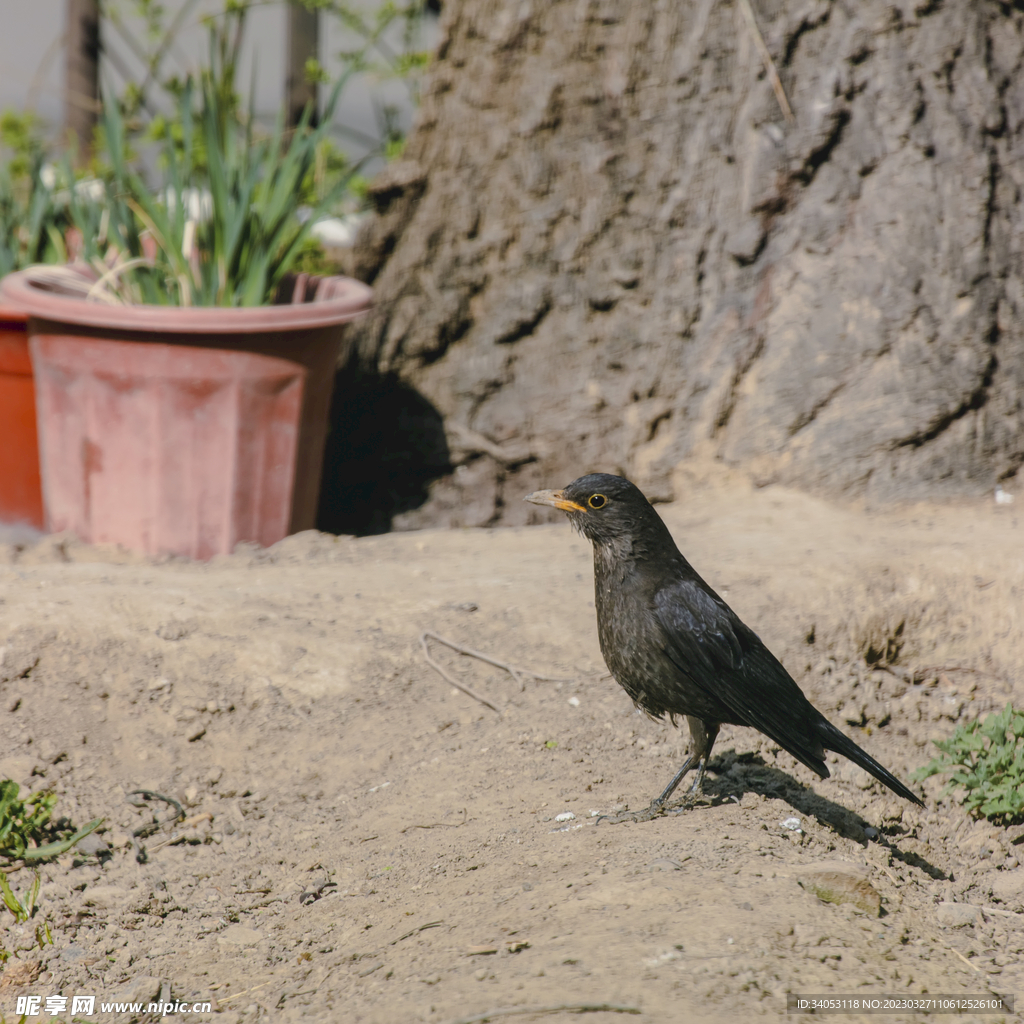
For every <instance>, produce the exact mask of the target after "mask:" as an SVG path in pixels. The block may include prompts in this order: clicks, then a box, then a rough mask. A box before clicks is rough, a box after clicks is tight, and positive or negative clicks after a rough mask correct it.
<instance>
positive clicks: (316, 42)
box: [285, 0, 320, 127]
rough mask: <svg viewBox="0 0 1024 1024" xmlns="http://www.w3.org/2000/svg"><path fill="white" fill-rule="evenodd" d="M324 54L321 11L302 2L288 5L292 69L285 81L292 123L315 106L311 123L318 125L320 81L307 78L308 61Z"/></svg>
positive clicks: (289, 67)
mask: <svg viewBox="0 0 1024 1024" xmlns="http://www.w3.org/2000/svg"><path fill="white" fill-rule="evenodd" d="M319 57H320V30H319V24H318V21H317V12H316V11H311V10H310V9H309V8H308V7H305V6H304V5H303V4H301V3H298V2H294V0H293V2H292V3H290V4H288V68H287V71H286V81H285V110H286V111H287V116H288V124H289V126H290V127H295V125H297V124H298V123H299V121H301V120H302V114H303V111H304V110H305V109H306V107H307V106H308V105H309V104H312V105H313V118H312V121H311V123H312V124H316V120H317V118H316V113H317V109H316V102H317V95H316V94H317V88H316V83H315V82H311V81H310V80H309V79H308V78H307V77H306V61H307V60H309V59H310V58H312V59H313V60H318V59H319Z"/></svg>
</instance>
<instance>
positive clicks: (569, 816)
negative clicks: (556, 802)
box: [555, 811, 576, 821]
mask: <svg viewBox="0 0 1024 1024" xmlns="http://www.w3.org/2000/svg"><path fill="white" fill-rule="evenodd" d="M575 820H576V815H575V814H573V813H572V811H562V813H561V814H556V815H555V821H575Z"/></svg>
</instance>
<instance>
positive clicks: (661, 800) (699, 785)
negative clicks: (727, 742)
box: [651, 715, 719, 811]
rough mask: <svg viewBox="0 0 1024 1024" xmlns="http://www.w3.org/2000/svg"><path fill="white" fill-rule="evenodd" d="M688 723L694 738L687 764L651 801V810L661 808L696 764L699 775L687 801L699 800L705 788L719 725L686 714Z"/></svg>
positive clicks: (694, 781)
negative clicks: (706, 773) (663, 790)
mask: <svg viewBox="0 0 1024 1024" xmlns="http://www.w3.org/2000/svg"><path fill="white" fill-rule="evenodd" d="M686 724H687V725H688V726H689V727H690V736H691V738H692V740H693V748H692V750H691V751H690V756H689V757H688V758H687V759H686V764H684V765H683V767H682V768H680V769H679V771H678V772H676V775H675V778H674V779H673V780H672V781H671V782H670V783H669V784H668V785H667V786H666V787H665V792H664V793H662V794H661V796H659V797H656V798H655V799H654V800H652V801H651V810H652V811H653V810H655V809H658V810H661V808H662V807H664V806H665V804H666V803H667V802H668V798H669V797H670V796H671V795H672V794H673V793H674V792H675V790H676V787H677V786H678V785H679V783H680V782H682V781H683V779H684V778H685V777H686V773H687V772H688V771H689V770H690V769H691V768H692V767H693V766H694V765H696V766H697V777H696V778H695V779H694V780H693V785H692V786H691V787H690V792H689V793H688V794H687V801H688V802H689V801H694V800H698V799H699V798H700V796H701V794H702V792H703V789H704V773H705V772H706V771H707V767H708V760H709V759H710V757H711V748H712V747H713V746H714V745H715V740H716V739H717V738H718V729H719V725H718V723H717V722H704V721H702V720H701V719H699V718H693V717H692V716H691V715H687V716H686Z"/></svg>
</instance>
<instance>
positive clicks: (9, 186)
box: [0, 110, 68, 277]
mask: <svg viewBox="0 0 1024 1024" xmlns="http://www.w3.org/2000/svg"><path fill="white" fill-rule="evenodd" d="M0 144H2V145H3V147H4V149H5V150H6V151H7V152H8V153H9V154H10V156H9V157H8V159H7V160H6V161H5V162H4V163H3V164H0V277H2V276H3V275H4V274H9V273H11V271H13V270H20V269H21V268H22V267H27V266H29V265H30V264H32V263H57V262H63V260H64V240H63V233H64V230H65V229H66V227H67V224H68V220H67V211H66V209H64V208H62V206H61V205H60V204H59V203H58V202H56V201H55V197H54V189H53V188H52V187H51V186H48V185H47V184H46V183H45V182H44V180H43V168H44V161H45V151H44V148H43V144H42V140H41V138H40V135H39V132H38V126H37V124H36V121H35V118H34V117H33V116H32V115H31V114H16V113H14V112H13V111H10V110H7V111H4V113H3V114H2V115H0Z"/></svg>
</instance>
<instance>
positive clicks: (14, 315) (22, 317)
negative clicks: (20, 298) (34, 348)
mask: <svg viewBox="0 0 1024 1024" xmlns="http://www.w3.org/2000/svg"><path fill="white" fill-rule="evenodd" d="M26 320H28V313H26V312H25V310H23V309H14V308H13V307H11V306H3V305H0V324H23V323H25V321H26Z"/></svg>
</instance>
